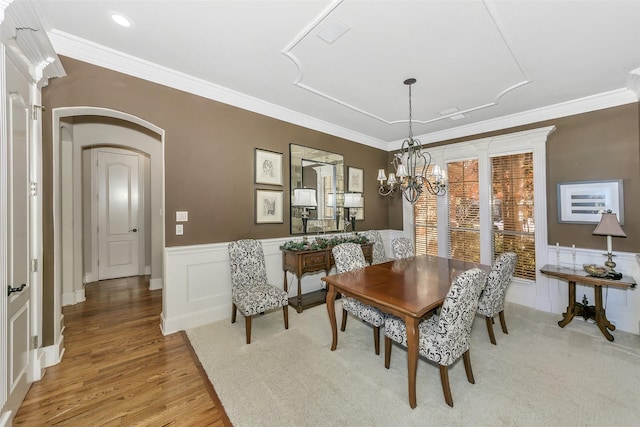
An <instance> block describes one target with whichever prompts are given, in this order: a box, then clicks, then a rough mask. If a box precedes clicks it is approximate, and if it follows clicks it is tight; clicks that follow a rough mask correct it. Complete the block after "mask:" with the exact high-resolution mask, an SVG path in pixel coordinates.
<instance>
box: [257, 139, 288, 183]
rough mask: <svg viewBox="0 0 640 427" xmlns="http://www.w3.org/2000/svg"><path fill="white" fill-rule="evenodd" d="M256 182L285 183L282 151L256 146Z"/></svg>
mask: <svg viewBox="0 0 640 427" xmlns="http://www.w3.org/2000/svg"><path fill="white" fill-rule="evenodd" d="M255 177H256V184H269V185H283V183H284V182H283V173H282V153H276V152H274V151H268V150H262V149H260V148H256V164H255Z"/></svg>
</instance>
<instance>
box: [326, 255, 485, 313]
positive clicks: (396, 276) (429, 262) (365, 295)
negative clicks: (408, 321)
mask: <svg viewBox="0 0 640 427" xmlns="http://www.w3.org/2000/svg"><path fill="white" fill-rule="evenodd" d="M474 267H477V268H480V269H482V270H484V271H487V272H488V271H489V270H490V269H491V267H490V266H487V265H483V264H479V263H475V262H468V261H461V260H455V259H449V258H441V257H437V256H432V255H418V256H416V257H412V258H407V259H400V260H395V261H389V262H386V263H383V264H375V265H371V266H368V267H365V268H361V269H358V270H353V271H349V272H346V273H341V274H335V275H331V276H326V277H323V278H322V280H323V281H325V282H327V283H328V284H333V285H334V286H335V287H336V288H337V289H338V290H339V291H340V292H343V293H346V294H348V295H350V296H353V297H355V298H357V299H362V300H366V301H368V302H370V303H372V305H374V306H377V307H378V308H380V309H381V310H383V311H386V312H388V313H393V314H397V315H409V316H411V317H416V318H420V317H423V316H424V315H425V314H427V313H428V312H429V311H431V310H433V309H434V308H436V307H438V306H439V305H441V304H442V302H443V301H444V299H445V297H446V296H447V293H448V292H449V288H450V287H451V282H452V281H453V279H454V278H455V277H456V276H458V275H459V274H461V273H463V272H464V271H467V270H469V269H471V268H474Z"/></svg>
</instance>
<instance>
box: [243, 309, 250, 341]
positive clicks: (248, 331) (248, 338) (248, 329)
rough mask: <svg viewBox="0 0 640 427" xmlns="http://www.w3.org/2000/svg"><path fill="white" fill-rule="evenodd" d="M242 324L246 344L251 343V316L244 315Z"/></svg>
mask: <svg viewBox="0 0 640 427" xmlns="http://www.w3.org/2000/svg"><path fill="white" fill-rule="evenodd" d="M244 325H245V330H246V335H247V344H251V316H244Z"/></svg>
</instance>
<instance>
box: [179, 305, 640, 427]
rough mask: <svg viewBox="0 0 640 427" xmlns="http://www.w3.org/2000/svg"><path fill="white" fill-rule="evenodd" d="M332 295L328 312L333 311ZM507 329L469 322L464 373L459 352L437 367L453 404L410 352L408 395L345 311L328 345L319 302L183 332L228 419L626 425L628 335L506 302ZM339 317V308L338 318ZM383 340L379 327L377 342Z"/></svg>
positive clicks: (631, 366)
mask: <svg viewBox="0 0 640 427" xmlns="http://www.w3.org/2000/svg"><path fill="white" fill-rule="evenodd" d="M340 304H341V303H340V302H339V301H337V302H336V313H338V315H339V313H340V312H341V306H340ZM505 313H506V319H507V326H508V328H509V334H508V335H505V334H503V333H502V331H501V330H500V325H499V323H496V325H495V327H494V329H495V334H496V339H497V345H495V346H494V345H492V344H491V343H490V342H489V338H488V335H487V330H486V327H485V321H484V319H483V318H481V317H479V316H477V317H476V319H475V322H474V325H473V332H472V345H471V361H472V366H473V372H474V375H475V380H476V383H475V384H470V383H468V382H467V379H466V375H465V370H464V365H463V363H462V361H459V362H457V363H455V364H454V365H453V366H451V367H450V368H449V379H450V383H451V392H452V395H453V401H454V407H453V408H450V407H449V406H447V404H446V403H445V402H444V398H443V395H442V389H441V385H440V376H439V371H438V367H437V366H436V365H433V364H431V363H430V362H427V361H426V360H422V359H421V360H419V362H418V373H417V379H416V383H417V404H418V406H417V408H415V409H411V408H410V406H409V401H408V391H407V388H408V385H407V366H406V365H407V354H406V351H405V349H403V348H402V347H399V346H396V345H394V348H393V351H392V357H391V367H390V369H388V370H387V369H385V368H384V355H383V354H382V353H384V349H383V348H384V345H381V347H382V349H381V354H380V355H379V356H376V354H375V353H374V350H373V333H372V329H371V327H369V326H368V325H366V324H364V323H362V322H360V321H359V320H357V319H355V318H350V319H349V321H348V325H347V330H346V331H345V332H339V335H338V337H339V338H338V348H337V349H336V350H335V351H331V350H330V346H331V329H330V327H329V321H328V316H327V309H326V306H324V305H322V306H318V307H314V308H311V309H308V310H305V311H304V312H303V313H300V314H298V313H296V312H295V311H293V310H290V314H289V317H290V318H289V329H288V330H285V329H284V323H283V320H282V311H281V310H277V311H273V312H270V313H267V314H264V315H262V316H258V317H257V318H255V319H254V320H253V322H252V326H253V333H252V342H251V344H250V345H247V344H246V343H245V333H244V320H243V319H242V316H238V321H237V322H236V323H235V324H231V322H230V321H229V320H226V321H220V322H217V323H213V324H209V325H205V326H201V327H198V328H195V329H191V330H188V331H187V335H188V337H189V340H190V341H191V344H192V346H193V348H194V349H195V351H196V354H197V355H198V358H199V359H200V362H201V363H202V366H203V367H204V369H205V371H206V372H207V375H208V376H209V379H210V380H211V382H212V384H213V386H214V388H215V390H216V392H217V393H218V396H219V397H220V400H221V401H222V404H223V406H224V408H225V410H226V412H227V414H228V415H229V418H230V419H231V421H232V423H233V424H234V425H235V426H237V427H244V426H247V427H257V426H265V427H266V426H432V425H433V426H442V425H447V426H471V425H474V426H556V425H569V426H578V425H580V426H638V425H640V405H638V403H637V402H638V394H637V393H638V390H639V388H638V387H639V385H640V337H639V336H637V335H633V334H628V333H624V332H620V331H615V332H614V335H615V337H616V340H615V341H614V342H608V341H606V339H605V338H604V337H603V336H602V335H601V333H600V331H599V330H598V328H597V326H596V325H594V324H591V323H589V322H585V321H583V320H581V318H578V319H574V320H573V322H572V323H570V324H569V325H567V326H566V327H565V328H560V327H558V325H557V321H558V320H559V319H560V316H559V315H557V314H551V313H545V312H540V311H536V310H533V309H530V308H527V307H523V306H519V305H515V304H508V305H507V307H506V309H505ZM338 321H339V319H338ZM382 342H383V339H382V338H381V344H382Z"/></svg>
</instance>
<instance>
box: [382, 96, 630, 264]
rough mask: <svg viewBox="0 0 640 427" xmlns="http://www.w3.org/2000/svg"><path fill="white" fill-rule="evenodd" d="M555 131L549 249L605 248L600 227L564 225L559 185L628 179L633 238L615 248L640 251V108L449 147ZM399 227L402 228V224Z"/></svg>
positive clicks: (550, 147) (550, 155) (617, 241)
mask: <svg viewBox="0 0 640 427" xmlns="http://www.w3.org/2000/svg"><path fill="white" fill-rule="evenodd" d="M551 125H553V126H555V127H556V130H555V131H554V132H553V133H552V134H551V135H550V136H549V138H548V140H547V223H548V242H549V244H555V243H556V242H558V243H560V245H561V246H571V245H572V244H575V245H576V247H578V248H588V249H605V248H606V240H605V237H603V236H593V235H592V234H591V233H592V231H593V230H594V228H595V224H593V225H592V224H564V223H563V224H561V223H559V222H558V203H557V190H556V185H557V183H559V182H571V181H594V180H608V179H622V180H623V188H624V218H625V223H624V225H623V226H622V229H623V230H624V232H625V233H626V234H627V238H614V239H613V249H614V252H615V251H623V252H640V215H638V214H637V212H639V211H640V197H639V196H640V108H639V104H638V103H633V104H627V105H623V106H619V107H615V108H608V109H606V110H599V111H593V112H590V113H584V114H578V115H574V116H569V117H563V118H558V119H553V120H548V121H544V122H538V123H533V124H530V125H527V126H519V127H514V128H509V129H503V130H500V131H497V132H489V133H484V134H479V135H473V136H469V137H465V138H458V139H454V140H449V141H443V142H441V143H438V144H433V145H432V146H436V145H446V144H452V143H455V142H461V141H471V140H474V139H479V138H484V137H488V136H495V135H503V134H508V133H512V132H519V131H523V130H527V129H535V128H539V127H545V126H551ZM394 209H395V212H392V213H390V215H389V217H390V221H392V220H397V218H398V216H400V221H402V218H401V210H402V208H401V207H400V206H395V207H394ZM394 226H395V227H398V228H400V227H399V226H398V224H397V222H394Z"/></svg>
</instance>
